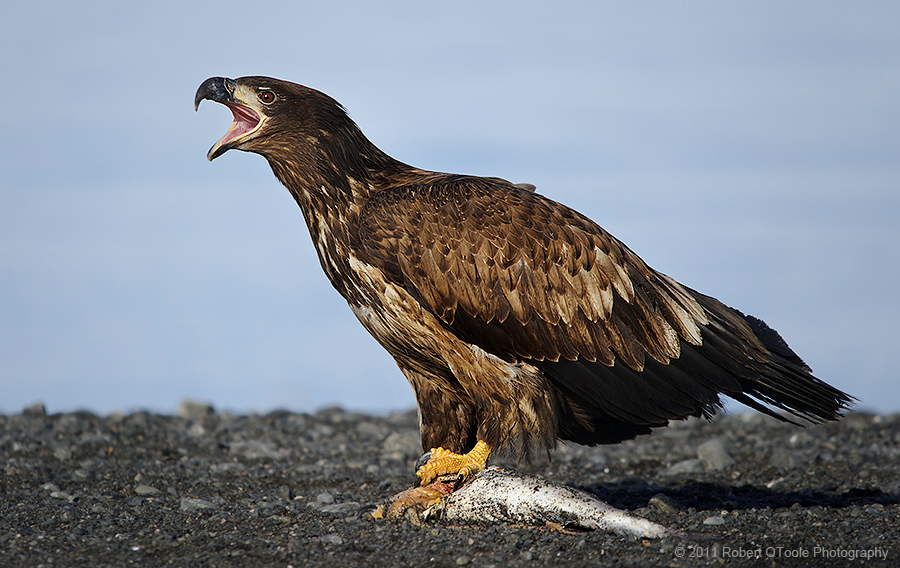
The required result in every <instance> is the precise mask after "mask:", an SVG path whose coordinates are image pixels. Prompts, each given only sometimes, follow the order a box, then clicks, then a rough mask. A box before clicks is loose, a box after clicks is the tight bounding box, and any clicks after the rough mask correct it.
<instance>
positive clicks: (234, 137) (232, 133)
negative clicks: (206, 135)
mask: <svg viewBox="0 0 900 568" xmlns="http://www.w3.org/2000/svg"><path fill="white" fill-rule="evenodd" d="M241 94H242V89H239V87H238V85H237V83H236V82H235V80H234V79H228V78H226V77H210V78H209V79H207V80H206V81H203V84H202V85H200V88H199V89H197V94H196V95H194V110H197V108H198V107H199V106H200V102H201V101H202V100H203V99H209V100H211V101H215V102H217V103H222V104H223V105H225V106H227V107H228V108H229V109H231V114H233V115H234V122H232V123H231V127H230V128H229V129H228V132H226V133H225V136H222V138H220V139H219V141H218V142H216V143H215V144H213V146H212V148H210V149H209V152H207V154H206V157H207V159H208V160H209V161H212V160H215V159H216V158H218V157H219V156H221V155H222V154H224V153H225V152H227V151H228V150H230V149H232V148H238V146H240V144H241V143H242V142H244V141H246V140H247V139H248V138H250V137H252V136H253V134H254V133H255V132H256V131H257V130H259V129H260V128H261V127H262V125H263V124H264V123H265V120H264V117H263V116H262V115H261V114H260V113H259V112H258V111H257V110H256V109H254V108H252V107H251V106H250V105H249V104H247V103H246V102H244V101H243V100H241V97H240V95H241ZM238 149H239V148H238Z"/></svg>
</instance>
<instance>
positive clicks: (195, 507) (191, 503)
mask: <svg viewBox="0 0 900 568" xmlns="http://www.w3.org/2000/svg"><path fill="white" fill-rule="evenodd" d="M215 508H216V505H215V504H214V503H213V502H212V501H208V500H206V499H197V498H194V497H182V498H181V506H180V507H179V509H180V510H181V511H184V512H186V513H193V512H195V511H202V510H206V509H215Z"/></svg>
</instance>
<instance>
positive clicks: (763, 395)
mask: <svg viewBox="0 0 900 568" xmlns="http://www.w3.org/2000/svg"><path fill="white" fill-rule="evenodd" d="M735 311H737V310H735ZM737 313H739V314H740V312H737ZM740 315H741V316H742V317H743V318H744V320H745V321H746V322H747V324H748V325H749V326H750V329H751V330H753V333H754V335H756V337H757V338H758V339H759V340H760V342H761V343H762V344H763V345H764V346H765V347H766V349H767V350H768V351H769V354H770V358H769V361H768V362H767V368H768V369H767V370H768V372H767V373H765V374H763V375H762V376H760V377H759V378H757V379H756V380H754V381H752V383H751V384H747V385H744V387H745V388H744V393H745V394H747V395H750V396H752V397H754V398H757V399H759V400H761V401H763V402H765V403H766V404H769V405H771V406H774V407H776V408H778V409H781V410H784V411H787V412H789V413H791V414H793V415H795V416H799V417H801V418H804V419H805V420H808V421H809V422H813V423H819V422H825V421H828V420H837V419H839V418H840V417H841V416H842V415H843V411H845V410H846V409H848V408H849V407H850V406H852V405H853V403H854V402H855V401H856V399H855V398H854V397H852V396H850V395H848V394H847V393H845V392H843V391H841V390H838V389H836V388H834V387H833V386H831V385H829V384H828V383H826V382H824V381H822V380H820V379H817V378H816V377H814V376H813V375H812V373H811V369H810V368H809V366H808V365H807V364H806V363H804V362H803V360H802V359H801V358H800V357H799V356H798V355H797V354H796V353H794V351H793V350H792V349H791V348H790V347H788V344H787V342H785V340H784V339H782V337H781V336H780V335H779V334H778V332H777V331H775V330H774V329H772V328H771V327H769V326H768V325H766V323H765V322H764V321H762V320H761V319H759V318H755V317H753V316H747V315H744V314H740ZM730 396H732V397H733V398H735V399H736V400H739V401H741V402H743V403H744V404H747V401H746V400H742V398H744V399H745V398H746V397H738V396H734V395H730ZM751 402H752V401H751ZM748 406H751V407H752V408H756V409H757V410H759V408H758V406H757V405H753V404H748ZM767 414H774V413H771V412H767ZM774 415H775V416H776V417H777V418H779V419H781V420H785V421H786V422H791V421H790V420H788V419H786V418H785V417H784V416H782V415H778V414H774Z"/></svg>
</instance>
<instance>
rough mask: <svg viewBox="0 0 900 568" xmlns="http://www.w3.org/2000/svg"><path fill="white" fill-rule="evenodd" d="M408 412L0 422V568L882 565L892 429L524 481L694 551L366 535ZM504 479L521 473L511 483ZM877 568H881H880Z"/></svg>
mask: <svg viewBox="0 0 900 568" xmlns="http://www.w3.org/2000/svg"><path fill="white" fill-rule="evenodd" d="M419 453H420V448H419V441H418V434H417V429H416V418H415V413H413V412H409V413H401V414H395V415H391V416H368V415H363V414H355V413H348V412H344V411H342V410H340V409H336V408H331V409H325V410H322V411H320V412H318V413H316V414H293V413H290V412H274V413H271V414H266V415H251V416H239V415H232V414H222V413H215V412H213V410H212V408H210V407H208V406H205V405H202V404H191V403H185V404H182V405H181V407H179V409H178V412H177V414H176V415H175V416H163V415H155V414H149V413H145V412H136V413H133V414H127V415H122V414H113V415H110V416H102V417H101V416H96V415H94V414H90V413H86V412H78V413H73V414H54V415H46V414H45V412H44V409H43V407H42V406H41V405H35V406H33V407H30V408H26V409H25V410H24V411H23V412H22V413H21V414H16V415H10V416H0V455H2V456H3V462H4V463H3V468H2V469H0V494H2V501H0V566H29V567H37V566H118V565H123V566H124V565H139V566H242V567H252V566H274V567H287V566H295V567H298V568H299V567H300V566H352V565H365V566H417V567H420V568H421V567H431V566H476V567H481V566H497V567H507V566H529V567H537V566H552V565H565V566H567V567H578V566H597V565H600V564H602V565H604V566H606V565H612V566H696V565H712V566H719V565H723V564H724V565H729V566H782V565H787V566H791V565H798V564H799V565H813V566H844V565H847V564H848V563H851V562H852V563H853V564H857V563H858V565H864V564H869V563H877V564H880V565H897V562H898V561H900V539H898V532H900V475H898V471H900V467H898V464H900V415H891V416H873V415H869V414H862V413H854V414H850V415H849V416H847V417H846V418H845V419H844V420H842V421H841V422H839V423H833V424H825V425H820V426H812V427H808V428H806V429H799V428H796V427H793V426H790V425H785V424H781V423H778V422H777V421H775V420H772V419H769V418H767V417H764V416H761V415H756V414H747V415H743V414H742V415H733V416H724V417H721V418H719V419H717V420H715V421H714V422H711V423H710V422H705V421H699V420H691V421H687V422H682V423H676V424H674V425H673V426H672V427H670V428H668V429H662V430H659V431H657V432H655V433H654V434H653V435H652V436H645V437H643V438H641V439H639V440H636V441H632V442H626V443H623V444H620V445H617V446H606V447H599V448H585V447H581V446H568V445H567V446H562V447H561V448H560V449H559V450H558V451H557V452H556V453H555V455H554V459H553V462H552V463H550V464H543V465H539V466H533V467H531V468H528V469H529V470H530V471H531V472H532V473H538V474H540V475H542V476H545V477H547V478H548V479H551V480H554V481H557V482H563V483H572V484H575V485H577V486H580V487H583V488H586V489H589V490H590V491H592V492H594V493H595V494H596V495H597V496H599V497H600V498H602V499H604V500H606V501H607V502H608V503H610V504H612V505H614V506H617V507H620V508H623V509H626V510H628V511H630V512H632V513H634V514H636V515H640V516H643V517H646V518H648V519H651V520H653V521H656V522H659V523H662V524H664V525H667V526H670V527H674V528H678V529H681V530H684V531H689V532H692V533H701V534H702V535H704V537H705V538H702V539H699V540H695V541H682V540H678V539H675V538H666V539H663V540H657V541H649V540H644V541H641V540H628V539H624V538H622V537H619V536H615V535H611V534H605V533H602V532H567V531H560V530H555V529H553V528H550V527H540V528H535V527H524V526H508V525H492V526H444V525H434V524H426V525H425V526H424V527H416V526H413V525H412V524H409V523H406V522H403V523H401V522H389V521H375V520H370V519H368V518H367V515H366V514H365V512H366V511H367V510H369V506H371V505H374V504H378V503H380V502H382V501H383V500H384V499H386V498H387V497H389V496H390V495H392V494H394V493H396V492H398V491H400V490H402V489H404V488H406V487H408V486H409V485H410V484H411V483H412V481H413V479H414V476H413V475H412V467H413V463H414V461H415V459H416V458H417V457H418V455H419ZM523 469H524V468H523ZM885 556H886V560H885V559H884V558H885Z"/></svg>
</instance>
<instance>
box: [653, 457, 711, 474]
mask: <svg viewBox="0 0 900 568" xmlns="http://www.w3.org/2000/svg"><path fill="white" fill-rule="evenodd" d="M705 464H706V462H705V461H703V460H702V459H699V458H696V459H692V460H684V461H680V462H677V463H674V464H672V465H670V466H669V467H668V468H667V469H666V470H665V471H663V472H662V474H663V475H677V474H679V473H697V472H698V471H703V469H704V465H705Z"/></svg>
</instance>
